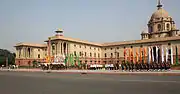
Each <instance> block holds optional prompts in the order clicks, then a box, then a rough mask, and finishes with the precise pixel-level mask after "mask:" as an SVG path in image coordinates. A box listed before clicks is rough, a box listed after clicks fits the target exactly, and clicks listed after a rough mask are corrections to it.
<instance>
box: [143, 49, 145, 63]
mask: <svg viewBox="0 0 180 94" xmlns="http://www.w3.org/2000/svg"><path fill="white" fill-rule="evenodd" d="M143 52H144V63H146V48H144V50H143Z"/></svg>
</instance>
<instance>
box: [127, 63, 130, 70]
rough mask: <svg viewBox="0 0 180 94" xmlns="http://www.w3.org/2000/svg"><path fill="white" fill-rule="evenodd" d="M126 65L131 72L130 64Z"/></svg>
mask: <svg viewBox="0 0 180 94" xmlns="http://www.w3.org/2000/svg"><path fill="white" fill-rule="evenodd" d="M127 65H128V69H129V71H131V64H130V63H128V64H127Z"/></svg>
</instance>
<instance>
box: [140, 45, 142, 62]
mask: <svg viewBox="0 0 180 94" xmlns="http://www.w3.org/2000/svg"><path fill="white" fill-rule="evenodd" d="M140 62H142V48H140Z"/></svg>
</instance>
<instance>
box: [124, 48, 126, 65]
mask: <svg viewBox="0 0 180 94" xmlns="http://www.w3.org/2000/svg"><path fill="white" fill-rule="evenodd" d="M124 62H126V48H125V49H124Z"/></svg>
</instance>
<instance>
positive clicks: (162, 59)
mask: <svg viewBox="0 0 180 94" xmlns="http://www.w3.org/2000/svg"><path fill="white" fill-rule="evenodd" d="M161 50H162V55H161V56H162V63H163V62H164V49H163V46H162V49H161Z"/></svg>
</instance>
